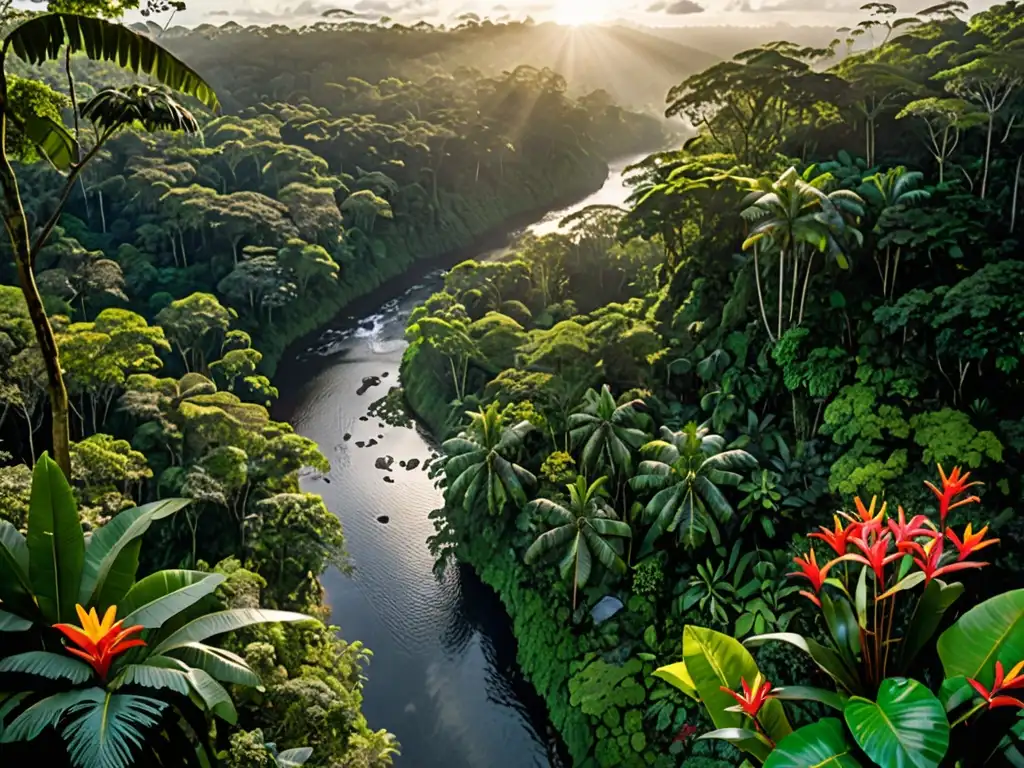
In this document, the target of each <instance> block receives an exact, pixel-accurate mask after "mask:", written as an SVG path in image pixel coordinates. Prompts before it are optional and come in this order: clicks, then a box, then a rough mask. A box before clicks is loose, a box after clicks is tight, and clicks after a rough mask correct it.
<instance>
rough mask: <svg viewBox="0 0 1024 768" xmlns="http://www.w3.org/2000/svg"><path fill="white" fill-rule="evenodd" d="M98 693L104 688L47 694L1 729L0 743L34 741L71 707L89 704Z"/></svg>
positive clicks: (101, 692) (101, 693)
mask: <svg viewBox="0 0 1024 768" xmlns="http://www.w3.org/2000/svg"><path fill="white" fill-rule="evenodd" d="M97 695H99V696H102V695H103V691H102V689H100V688H84V689H81V690H77V691H67V692H66V693H57V694H54V695H53V696H47V697H46V698H45V699H42V700H41V701H37V702H36V703H35V704H33V705H32V706H31V707H29V708H28V709H26V710H25V711H23V712H22V713H21V714H19V715H18V716H17V717H16V718H14V720H13V721H12V722H11V724H10V725H7V726H6V727H4V728H3V729H0V743H3V744H13V743H14V742H18V741H32V739H34V738H36V737H37V736H38V735H39V734H40V733H42V732H43V731H44V730H45V729H46V728H48V727H49V726H51V725H56V724H57V721H58V720H60V718H61V716H62V715H63V714H64V713H65V712H66V711H67V710H68V709H69V708H71V707H73V706H76V705H83V704H88V703H89V702H90V701H94V700H95V698H96V696H97Z"/></svg>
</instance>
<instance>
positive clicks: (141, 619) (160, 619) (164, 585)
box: [118, 570, 224, 629]
mask: <svg viewBox="0 0 1024 768" xmlns="http://www.w3.org/2000/svg"><path fill="white" fill-rule="evenodd" d="M223 581H224V576H223V575H222V574H219V573H203V572H202V571H180V570H179V571H157V572H156V573H154V574H150V575H149V576H147V577H145V578H144V579H142V580H141V581H139V582H138V583H137V584H135V586H133V587H132V588H131V589H130V590H128V594H126V595H125V596H124V599H123V600H122V601H121V602H120V603H119V604H118V608H119V613H120V615H121V617H122V618H123V619H124V624H125V626H126V627H131V626H135V625H136V624H139V625H141V626H143V627H145V628H146V629H158V628H159V627H162V626H163V625H164V622H166V621H168V620H169V619H170V618H172V617H174V616H177V615H178V614H179V613H181V612H182V611H184V610H185V609H186V608H190V607H191V606H193V605H195V604H196V603H197V602H199V601H200V600H202V599H203V598H204V597H206V596H207V595H209V594H211V593H212V592H213V591H214V590H215V589H216V588H217V587H218V586H219V585H220V584H221V582H223Z"/></svg>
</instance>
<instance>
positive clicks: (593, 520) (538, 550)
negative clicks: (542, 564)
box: [524, 475, 633, 611]
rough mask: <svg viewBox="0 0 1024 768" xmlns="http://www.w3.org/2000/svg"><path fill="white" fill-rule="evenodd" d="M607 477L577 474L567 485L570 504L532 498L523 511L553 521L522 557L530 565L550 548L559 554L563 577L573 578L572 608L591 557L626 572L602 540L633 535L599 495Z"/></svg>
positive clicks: (588, 567) (581, 586)
mask: <svg viewBox="0 0 1024 768" xmlns="http://www.w3.org/2000/svg"><path fill="white" fill-rule="evenodd" d="M607 480H608V478H607V477H599V478H598V479H597V480H595V481H594V482H593V483H587V480H586V478H585V477H584V476H583V475H579V476H577V478H576V482H575V483H570V484H568V485H567V486H566V487H567V488H568V489H569V506H568V507H565V506H562V505H561V504H559V503H558V502H555V501H551V500H550V499H534V500H533V501H531V502H530V503H529V504H527V505H526V511H527V512H530V513H533V514H537V515H540V516H543V517H544V518H546V519H547V520H548V522H550V523H551V524H552V525H554V526H556V527H555V528H552V529H551V530H550V531H547V532H545V533H542V534H541V535H540V536H538V537H537V539H536V540H535V541H534V542H533V544H531V545H530V548H529V549H527V550H526V555H525V558H524V559H525V561H526V564H527V565H533V564H534V563H535V562H537V561H538V560H539V559H541V558H542V557H544V556H545V555H547V554H549V553H550V552H558V553H559V554H560V555H561V563H560V566H559V567H560V570H561V573H562V578H563V579H565V578H571V579H572V609H573V610H574V611H575V610H576V592H577V590H579V589H581V588H583V587H585V586H587V582H588V581H589V580H590V572H591V569H592V567H593V559H594V557H596V558H597V561H598V562H599V563H601V565H603V566H604V567H605V568H607V569H609V570H610V571H612V572H613V573H616V574H618V575H620V576H621V575H622V574H624V573H625V572H626V563H625V561H623V559H622V557H621V556H620V555H619V554H618V553H617V552H616V551H615V550H614V549H612V547H611V545H610V544H609V543H608V542H607V541H605V539H604V537H606V536H617V537H620V538H623V539H629V538H631V537H632V535H633V534H632V531H630V529H629V525H627V524H626V523H624V522H622V521H621V520H619V519H618V516H617V515H616V514H615V510H613V509H612V508H611V507H610V506H608V504H607V502H606V501H605V500H604V498H602V496H603V495H604V493H605V492H604V484H605V482H606V481H607Z"/></svg>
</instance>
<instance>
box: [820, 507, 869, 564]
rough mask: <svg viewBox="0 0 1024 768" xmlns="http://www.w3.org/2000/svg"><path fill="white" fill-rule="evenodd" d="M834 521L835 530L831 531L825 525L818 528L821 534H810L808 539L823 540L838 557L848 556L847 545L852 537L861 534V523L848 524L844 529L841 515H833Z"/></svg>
mask: <svg viewBox="0 0 1024 768" xmlns="http://www.w3.org/2000/svg"><path fill="white" fill-rule="evenodd" d="M832 519H833V520H834V521H835V526H836V528H835V530H834V531H830V530H829V529H828V528H826V527H825V526H823V525H819V526H818V530H820V531H821V533H810V534H808V538H811V539H821V540H822V541H824V542H825V543H826V544H828V545H829V546H830V547H832V550H833V551H834V552H835V553H836V554H837V555H843V554H846V544H847V542H848V541H849V539H850V537H851V536H858V535H859V534H860V529H861V524H860V523H847V525H846V527H845V528H844V527H843V525H842V523H840V521H839V515H832Z"/></svg>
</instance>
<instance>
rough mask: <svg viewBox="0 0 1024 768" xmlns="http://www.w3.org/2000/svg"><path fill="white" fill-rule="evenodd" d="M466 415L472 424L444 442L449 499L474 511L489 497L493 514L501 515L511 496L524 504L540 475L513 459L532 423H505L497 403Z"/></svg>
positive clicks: (513, 499)
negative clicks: (537, 475) (527, 489)
mask: <svg viewBox="0 0 1024 768" xmlns="http://www.w3.org/2000/svg"><path fill="white" fill-rule="evenodd" d="M467 415H468V416H469V418H470V423H469V426H468V427H467V428H466V429H465V430H464V431H463V432H461V433H460V434H459V435H458V437H453V438H451V439H450V440H446V441H445V442H444V443H443V444H442V446H441V448H442V449H443V450H444V452H445V454H446V458H445V460H444V468H445V473H446V475H447V477H448V491H447V493H446V494H445V495H446V497H447V500H448V501H449V502H453V503H461V504H462V507H463V509H465V510H466V511H467V512H472V511H473V509H474V508H475V507H476V506H477V505H478V503H479V502H481V501H483V499H486V500H487V510H488V511H489V512H490V513H491V514H492V515H500V514H501V513H502V511H503V510H504V508H505V503H506V502H507V501H508V500H509V499H511V500H512V501H513V502H514V503H515V505H516V506H517V507H523V506H525V505H526V490H525V489H526V488H532V487H533V486H534V485H535V484H536V482H537V478H536V477H534V476H533V473H531V472H529V471H527V470H526V469H523V467H521V466H519V465H518V464H516V463H514V461H513V457H514V456H515V454H516V453H517V452H518V451H519V449H520V448H521V447H522V445H523V439H524V438H525V437H526V435H527V434H528V433H529V432H530V431H531V430H532V429H533V425H532V424H531V423H530V422H528V421H521V422H519V423H518V424H516V425H515V426H513V427H506V426H505V419H504V417H503V416H502V415H501V412H500V411H499V410H498V404H497V403H491V404H490V405H489V406H487V409H486V410H484V409H483V408H481V409H480V410H479V411H478V412H476V413H474V412H472V411H468V412H467Z"/></svg>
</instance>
